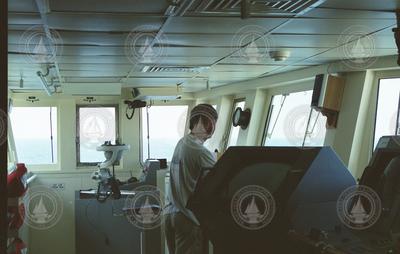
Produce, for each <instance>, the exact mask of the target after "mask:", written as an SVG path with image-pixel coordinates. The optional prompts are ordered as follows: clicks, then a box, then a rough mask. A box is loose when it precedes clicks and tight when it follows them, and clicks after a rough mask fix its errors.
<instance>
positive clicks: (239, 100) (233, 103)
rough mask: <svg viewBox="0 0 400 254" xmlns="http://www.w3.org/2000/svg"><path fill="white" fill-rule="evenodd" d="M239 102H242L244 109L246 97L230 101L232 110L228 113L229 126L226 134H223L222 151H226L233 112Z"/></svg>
mask: <svg viewBox="0 0 400 254" xmlns="http://www.w3.org/2000/svg"><path fill="white" fill-rule="evenodd" d="M240 102H244V108H246V97H239V98H236V99H234V100H233V101H232V108H231V112H230V117H229V118H228V126H229V128H227V130H226V133H225V142H224V151H226V150H227V149H228V144H229V138H230V136H231V133H232V127H233V124H232V118H233V114H234V113H235V110H236V104H238V103H240ZM239 134H240V130H239ZM238 138H239V137H238Z"/></svg>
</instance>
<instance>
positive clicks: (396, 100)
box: [374, 78, 400, 148]
mask: <svg viewBox="0 0 400 254" xmlns="http://www.w3.org/2000/svg"><path fill="white" fill-rule="evenodd" d="M399 96H400V78H390V79H381V80H379V92H378V105H377V111H376V119H375V134H374V148H375V146H376V145H377V143H378V141H379V139H380V138H381V137H382V136H386V135H397V134H399V129H397V131H396V128H399V126H398V124H396V122H397V116H398V113H399V106H400V97H399Z"/></svg>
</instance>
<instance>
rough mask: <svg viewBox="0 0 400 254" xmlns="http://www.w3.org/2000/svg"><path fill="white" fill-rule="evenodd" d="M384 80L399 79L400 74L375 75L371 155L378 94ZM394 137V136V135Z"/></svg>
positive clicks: (399, 111) (374, 135)
mask: <svg viewBox="0 0 400 254" xmlns="http://www.w3.org/2000/svg"><path fill="white" fill-rule="evenodd" d="M384 79H400V74H397V75H396V74H394V75H388V76H384V74H383V73H382V74H381V75H376V79H375V82H376V86H377V87H376V89H375V90H376V94H375V96H374V99H375V104H374V110H375V113H374V116H373V128H372V149H371V150H372V151H371V155H372V154H373V153H374V150H375V138H376V121H377V118H378V104H379V92H380V89H381V80H384ZM399 106H400V105H398V109H397V110H398V111H397V114H399V113H400V107H399ZM399 120H400V119H399ZM395 135H396V133H395ZM376 145H377V144H376Z"/></svg>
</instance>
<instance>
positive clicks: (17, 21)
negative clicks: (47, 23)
mask: <svg viewBox="0 0 400 254" xmlns="http://www.w3.org/2000/svg"><path fill="white" fill-rule="evenodd" d="M8 24H9V25H27V26H34V25H41V24H42V20H41V18H40V15H39V13H37V14H31V13H24V14H12V13H11V14H8Z"/></svg>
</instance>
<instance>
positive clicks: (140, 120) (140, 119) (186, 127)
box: [139, 101, 194, 165]
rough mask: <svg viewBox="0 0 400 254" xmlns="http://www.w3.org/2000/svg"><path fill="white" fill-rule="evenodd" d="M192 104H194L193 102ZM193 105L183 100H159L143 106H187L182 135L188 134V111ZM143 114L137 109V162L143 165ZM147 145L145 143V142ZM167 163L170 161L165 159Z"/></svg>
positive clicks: (144, 159)
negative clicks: (172, 101)
mask: <svg viewBox="0 0 400 254" xmlns="http://www.w3.org/2000/svg"><path fill="white" fill-rule="evenodd" d="M193 105H194V104H193ZM193 105H191V104H188V103H186V102H185V101H182V103H176V102H174V103H171V102H168V101H167V102H163V103H161V102H158V103H152V104H151V105H148V106H146V107H145V108H146V110H147V107H149V106H150V107H153V106H155V107H170V106H183V107H187V113H186V121H185V127H184V136H185V135H186V134H188V133H189V130H188V127H189V121H190V119H189V115H190V111H191V109H192V107H193ZM143 120H144V119H143V114H142V110H141V109H139V135H140V136H139V162H140V163H141V164H142V165H144V163H145V161H146V160H147V159H146V158H145V157H144V154H143V147H144V145H145V142H146V140H147V139H146V140H144V139H143V134H144V133H143V131H144V130H143V128H142V125H143ZM146 145H147V144H146ZM167 163H168V164H169V163H170V161H167Z"/></svg>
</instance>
